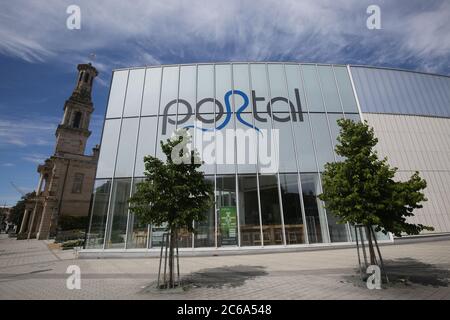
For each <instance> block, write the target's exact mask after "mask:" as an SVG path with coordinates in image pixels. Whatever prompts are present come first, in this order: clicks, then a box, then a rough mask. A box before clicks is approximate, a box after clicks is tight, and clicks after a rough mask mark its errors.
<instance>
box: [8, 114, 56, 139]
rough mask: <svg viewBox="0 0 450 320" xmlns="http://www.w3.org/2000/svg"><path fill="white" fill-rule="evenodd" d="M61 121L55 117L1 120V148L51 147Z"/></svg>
mask: <svg viewBox="0 0 450 320" xmlns="http://www.w3.org/2000/svg"><path fill="white" fill-rule="evenodd" d="M58 122H59V120H58V119H56V118H55V117H42V116H40V117H32V118H31V117H29V118H27V117H21V118H18V117H7V116H4V117H3V118H2V119H0V147H2V146H8V145H12V146H17V147H28V146H49V145H52V144H54V141H55V140H54V132H55V129H56V126H57V124H58Z"/></svg>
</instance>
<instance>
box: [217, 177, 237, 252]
mask: <svg viewBox="0 0 450 320" xmlns="http://www.w3.org/2000/svg"><path fill="white" fill-rule="evenodd" d="M216 205H217V232H218V234H217V246H218V247H222V246H230V245H231V246H235V245H237V243H238V236H237V212H236V179H235V176H234V175H229V176H218V177H217V178H216Z"/></svg>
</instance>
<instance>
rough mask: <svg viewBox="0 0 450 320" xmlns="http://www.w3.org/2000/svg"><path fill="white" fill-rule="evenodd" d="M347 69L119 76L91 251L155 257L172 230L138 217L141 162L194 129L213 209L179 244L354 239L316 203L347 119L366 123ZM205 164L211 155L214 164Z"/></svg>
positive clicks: (238, 66) (285, 67)
mask: <svg viewBox="0 0 450 320" xmlns="http://www.w3.org/2000/svg"><path fill="white" fill-rule="evenodd" d="M347 70H348V69H347V67H346V66H339V65H315V64H294V63H289V64H284V63H229V64H224V63H222V64H198V65H169V66H161V67H149V68H139V69H129V70H118V71H115V72H114V74H113V80H112V84H111V92H110V97H109V102H108V110H107V113H106V119H105V125H104V130H103V136H102V147H101V151H100V158H99V164H98V170H97V177H96V179H97V180H96V188H95V191H94V197H93V205H92V213H91V222H90V229H89V234H88V242H87V248H105V249H108V248H122V249H131V248H132V249H138V248H152V247H158V246H159V245H160V240H161V233H162V232H163V230H164V227H163V226H148V225H145V224H141V223H140V222H139V221H137V219H135V217H133V215H132V214H131V213H130V212H129V210H128V205H127V199H128V197H129V196H130V195H131V193H132V192H133V189H134V188H132V186H134V185H135V184H136V183H137V181H139V180H140V179H142V178H143V177H144V174H143V171H144V165H143V158H144V156H145V155H156V156H157V157H160V158H162V159H164V156H163V154H162V151H161V150H160V149H161V148H160V143H159V141H160V140H164V139H167V138H169V137H170V136H171V135H172V133H173V131H174V130H175V129H176V128H182V127H184V128H188V129H189V131H190V132H191V134H192V136H193V137H194V145H195V147H196V148H197V149H198V148H199V147H200V154H201V155H202V156H203V160H205V159H206V158H207V159H209V160H211V161H205V164H204V165H203V166H202V167H201V170H203V171H204V173H205V177H206V179H207V180H208V181H209V182H210V183H211V184H212V185H213V186H214V190H215V200H216V201H215V205H214V207H212V208H210V209H209V210H208V212H205V216H206V220H205V221H201V222H193V223H194V225H195V227H196V229H197V233H196V234H190V233H188V232H180V235H179V236H180V243H179V245H180V247H185V248H204V247H206V248H207V247H209V248H215V247H217V248H220V247H255V246H256V247H258V246H289V245H307V244H312V243H329V242H348V241H351V240H352V238H351V232H350V229H349V228H348V227H347V226H346V225H338V224H336V221H335V220H334V219H333V217H332V216H331V215H329V214H328V213H327V212H326V210H325V209H324V206H323V203H322V202H321V201H320V200H319V199H318V197H317V196H318V195H319V194H320V193H321V181H320V175H321V172H322V171H323V168H324V164H325V163H327V162H332V161H336V160H340V159H338V158H336V155H335V153H334V146H335V144H336V137H337V135H338V133H339V132H338V131H339V130H338V129H339V128H338V126H337V124H336V121H337V119H339V118H351V119H355V120H359V119H360V115H359V112H358V107H357V103H356V98H355V95H354V93H353V88H352V84H351V80H350V77H349V74H348V71H347ZM205 157H206V158H205Z"/></svg>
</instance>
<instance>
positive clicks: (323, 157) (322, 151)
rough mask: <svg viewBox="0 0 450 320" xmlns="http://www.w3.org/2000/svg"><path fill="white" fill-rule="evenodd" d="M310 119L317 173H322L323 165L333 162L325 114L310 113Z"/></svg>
mask: <svg viewBox="0 0 450 320" xmlns="http://www.w3.org/2000/svg"><path fill="white" fill-rule="evenodd" d="M310 118H311V127H312V129H313V134H314V142H315V144H316V157H317V164H318V166H319V171H323V170H324V166H325V163H327V162H334V151H333V145H332V144H331V137H330V131H329V129H328V121H327V117H326V114H320V113H311V114H310Z"/></svg>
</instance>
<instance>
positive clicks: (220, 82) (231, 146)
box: [215, 64, 236, 174]
mask: <svg viewBox="0 0 450 320" xmlns="http://www.w3.org/2000/svg"><path fill="white" fill-rule="evenodd" d="M215 67H216V100H217V101H218V102H220V103H221V104H222V106H223V109H224V115H223V116H222V117H221V118H220V119H218V120H217V123H216V127H221V126H223V125H224V127H223V129H221V130H216V147H217V148H216V151H217V158H216V161H217V173H220V174H227V173H235V170H236V168H235V139H234V136H232V135H229V136H227V135H226V131H227V130H226V129H228V130H233V129H234V126H235V124H234V117H232V116H231V112H232V108H233V106H232V103H231V99H229V101H228V102H227V103H228V105H227V104H226V103H225V100H224V97H225V95H226V93H227V92H228V91H230V90H231V88H232V86H231V65H225V64H223V65H216V66H215ZM228 109H229V112H228V111H227V110H228ZM216 113H219V109H218V106H217V105H216ZM227 113H229V116H228V117H227Z"/></svg>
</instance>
